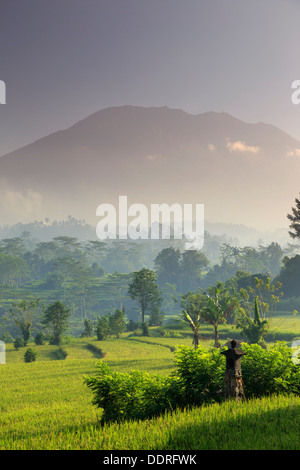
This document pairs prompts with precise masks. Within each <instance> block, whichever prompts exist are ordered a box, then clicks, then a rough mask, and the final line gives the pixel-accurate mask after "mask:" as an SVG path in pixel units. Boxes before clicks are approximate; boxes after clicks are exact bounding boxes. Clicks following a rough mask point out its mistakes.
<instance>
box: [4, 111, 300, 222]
mask: <svg viewBox="0 0 300 470" xmlns="http://www.w3.org/2000/svg"><path fill="white" fill-rule="evenodd" d="M299 149H300V142H298V141H297V140H295V139H294V138H292V137H290V136H289V135H288V134H286V133H285V132H283V131H281V130H280V129H278V128H277V127H275V126H272V125H270V124H264V123H255V124H253V123H246V122H244V121H241V120H239V119H237V118H235V117H233V116H231V115H230V114H228V113H216V112H205V113H203V114H199V115H191V114H188V113H186V112H184V111H182V110H178V109H169V108H168V107H165V106H164V107H158V108H142V107H138V106H129V105H128V106H120V107H113V108H107V109H103V110H101V111H98V112H96V113H94V114H92V115H90V116H88V117H86V118H85V119H82V120H81V121H79V122H77V123H75V124H74V125H72V126H71V127H69V128H68V129H65V130H60V131H57V132H55V133H53V134H50V135H48V136H46V137H43V138H41V139H39V140H37V141H35V142H33V143H31V144H29V145H26V146H24V147H22V148H20V149H18V150H16V151H14V152H10V153H9V154H6V155H4V156H2V157H1V158H0V217H1V220H2V223H17V222H25V221H33V220H40V219H43V218H44V217H51V218H56V219H61V218H64V217H67V216H68V215H69V214H72V215H74V216H75V217H77V218H83V219H85V220H87V221H88V222H89V223H91V224H95V223H96V221H97V219H96V216H95V212H96V208H97V206H98V205H99V204H100V203H103V202H110V203H113V204H116V203H117V199H118V196H119V195H122V194H124V195H127V196H128V198H129V200H130V203H134V202H142V203H144V204H151V203H161V202H166V203H169V204H171V203H173V202H178V203H182V204H183V203H194V204H196V203H204V205H205V216H206V217H207V218H208V219H209V220H212V221H215V222H216V221H218V222H224V223H235V224H244V225H246V226H253V227H255V228H258V229H260V228H262V229H264V230H265V229H269V228H270V229H273V228H276V227H279V226H285V225H286V214H287V213H288V211H289V210H290V208H291V205H292V204H293V202H294V198H295V197H296V196H297V194H298V193H299V176H300V163H299V162H300V157H299V155H300V150H299Z"/></svg>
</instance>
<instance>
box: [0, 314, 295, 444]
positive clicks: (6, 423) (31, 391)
mask: <svg viewBox="0 0 300 470" xmlns="http://www.w3.org/2000/svg"><path fill="white" fill-rule="evenodd" d="M293 321H299V320H298V319H297V320H295V319H293V318H292V319H289V322H293ZM286 325H287V323H286ZM296 327H298V325H296ZM292 330H293V325H292V323H291V324H288V326H287V328H286V330H285V332H283V331H282V334H283V333H284V334H285V335H286V337H287V338H288V336H289V334H290V333H291V334H292V333H294V336H295V330H294V331H292ZM296 331H300V328H299V329H298V330H296ZM223 333H224V334H223V337H224V342H225V338H226V335H227V333H228V331H227V330H226V329H225V330H224V331H223ZM173 336H176V334H175V331H174V332H173ZM177 336H179V335H178V334H177ZM228 336H229V335H228ZM291 340H292V338H291ZM89 344H93V345H94V346H96V347H98V348H101V349H102V351H103V352H104V353H105V357H104V358H102V359H100V358H99V356H97V352H96V349H95V350H93V349H92V348H90V347H88V345H89ZM182 344H183V345H186V346H191V345H192V344H191V337H190V336H189V335H188V334H187V335H186V336H185V335H182V337H172V333H170V334H169V336H168V335H167V336H165V337H160V336H151V337H140V336H133V335H130V334H129V333H124V334H123V335H122V336H121V338H120V339H115V338H111V339H108V340H106V341H102V342H100V341H97V340H96V339H95V338H80V339H73V340H72V341H71V342H69V343H68V344H65V345H63V348H64V349H65V350H66V351H67V353H68V355H67V357H66V359H64V360H57V359H55V357H56V356H55V354H53V353H54V351H55V349H57V346H51V345H43V346H36V345H35V344H30V345H29V346H30V347H32V348H33V349H34V350H35V351H36V352H37V353H38V356H37V360H36V362H32V363H25V362H24V360H23V356H24V352H25V349H26V348H22V349H20V350H18V351H15V350H14V347H13V345H12V344H7V345H6V346H7V348H6V364H2V365H0V381H1V395H0V412H1V413H0V449H1V450H117V449H118V450H127V449H128V450H157V449H160V450H169V449H170V450H172V449H173V450H174V449H177V450H202V449H210V450H216V449H218V450H221V449H232V450H234V449H248V450H252V449H264V450H274V449H281V450H296V449H299V437H300V435H299V429H300V398H299V397H295V396H292V395H291V396H289V395H287V396H283V395H282V396H274V397H265V398H263V399H253V400H247V401H246V402H244V403H235V402H223V403H221V404H212V405H209V406H203V407H201V408H192V409H189V410H181V411H180V410H174V411H173V412H170V413H166V414H164V415H162V416H159V417H155V418H153V419H149V420H147V421H134V422H132V421H127V422H123V423H112V424H100V418H101V410H99V409H97V408H95V407H94V406H93V405H92V404H91V402H92V392H91V391H90V390H89V389H88V388H87V387H86V386H85V385H84V382H83V379H84V376H86V375H93V374H94V373H95V370H96V364H97V362H98V361H100V360H101V361H105V362H107V364H108V365H109V366H110V367H111V368H112V369H114V370H118V371H123V372H125V371H129V370H132V369H138V370H141V371H147V372H149V373H153V374H163V375H169V374H170V373H171V372H172V370H174V359H175V358H174V350H175V349H176V347H177V346H178V345H182ZM202 344H205V345H207V346H209V347H210V346H211V345H212V340H209V341H202Z"/></svg>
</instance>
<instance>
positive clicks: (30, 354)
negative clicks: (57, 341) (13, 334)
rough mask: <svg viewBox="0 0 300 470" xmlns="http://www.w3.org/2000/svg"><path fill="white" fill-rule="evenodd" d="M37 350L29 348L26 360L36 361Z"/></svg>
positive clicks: (25, 355) (25, 356)
mask: <svg viewBox="0 0 300 470" xmlns="http://www.w3.org/2000/svg"><path fill="white" fill-rule="evenodd" d="M36 357H37V352H35V351H34V350H33V349H32V348H28V349H27V350H26V352H25V354H24V362H34V361H36Z"/></svg>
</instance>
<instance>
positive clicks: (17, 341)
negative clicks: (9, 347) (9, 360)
mask: <svg viewBox="0 0 300 470" xmlns="http://www.w3.org/2000/svg"><path fill="white" fill-rule="evenodd" d="M24 346H25V343H24V340H23V338H16V339H15V340H14V348H15V350H16V351H18V350H19V349H20V348H23V347H24Z"/></svg>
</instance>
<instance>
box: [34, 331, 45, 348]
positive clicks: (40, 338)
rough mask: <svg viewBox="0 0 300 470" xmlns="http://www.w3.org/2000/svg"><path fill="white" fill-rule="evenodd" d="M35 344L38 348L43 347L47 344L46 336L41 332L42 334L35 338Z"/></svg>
mask: <svg viewBox="0 0 300 470" xmlns="http://www.w3.org/2000/svg"><path fill="white" fill-rule="evenodd" d="M34 342H35V344H36V345H37V346H41V345H42V344H44V343H45V335H44V333H43V332H42V331H40V333H38V334H37V335H36V336H35V338H34Z"/></svg>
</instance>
